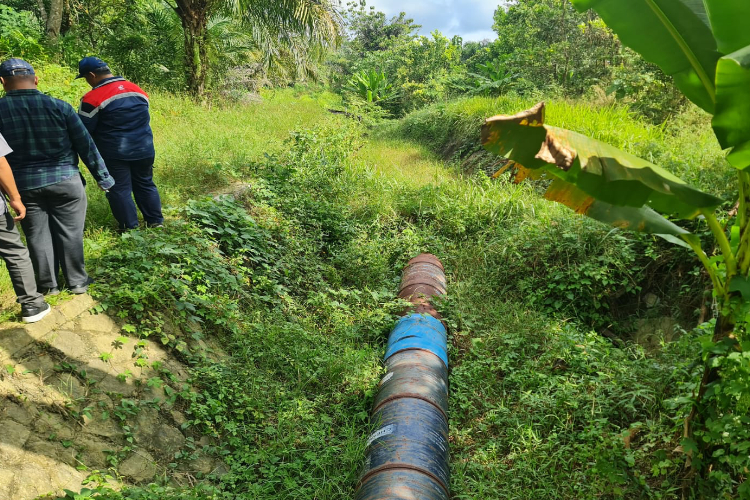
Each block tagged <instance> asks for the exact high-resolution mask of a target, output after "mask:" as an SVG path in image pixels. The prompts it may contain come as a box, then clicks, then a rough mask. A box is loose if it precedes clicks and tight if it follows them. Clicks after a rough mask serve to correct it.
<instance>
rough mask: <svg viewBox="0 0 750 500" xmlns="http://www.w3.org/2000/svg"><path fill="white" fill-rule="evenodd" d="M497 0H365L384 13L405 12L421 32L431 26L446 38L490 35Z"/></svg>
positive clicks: (389, 14)
mask: <svg viewBox="0 0 750 500" xmlns="http://www.w3.org/2000/svg"><path fill="white" fill-rule="evenodd" d="M501 3H503V2H502V1H501V0H496V1H495V2H493V1H491V0H490V1H487V0H468V1H466V0H464V1H460V0H437V1H424V0H368V1H367V5H368V7H369V6H374V7H375V9H377V10H380V11H382V12H385V14H386V16H388V17H389V18H390V17H393V16H397V15H398V14H399V12H405V13H406V16H407V17H410V18H412V19H414V22H415V23H417V24H421V25H422V29H421V30H420V32H419V33H420V34H421V35H429V34H430V32H431V31H433V30H436V29H437V30H440V32H441V33H442V34H443V35H445V36H447V37H448V38H450V37H452V36H454V35H459V36H461V37H462V38H463V39H464V41H468V40H475V41H478V40H482V39H485V38H488V39H494V38H496V36H497V35H496V34H495V32H494V31H492V22H493V19H492V17H493V14H494V13H495V9H497V7H498V5H500V4H501Z"/></svg>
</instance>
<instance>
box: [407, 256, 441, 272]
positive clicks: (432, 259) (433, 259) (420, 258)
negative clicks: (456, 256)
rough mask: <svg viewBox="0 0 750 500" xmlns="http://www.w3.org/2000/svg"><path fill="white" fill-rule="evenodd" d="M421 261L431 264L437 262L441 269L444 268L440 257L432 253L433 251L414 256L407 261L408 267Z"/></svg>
mask: <svg viewBox="0 0 750 500" xmlns="http://www.w3.org/2000/svg"><path fill="white" fill-rule="evenodd" d="M419 262H429V263H430V264H435V265H436V266H438V267H439V268H440V269H441V270H444V269H443V263H442V262H440V259H438V258H437V257H436V256H434V255H432V254H431V253H423V254H419V255H417V256H416V257H414V258H413V259H411V260H410V261H409V262H407V263H406V267H409V266H410V265H412V264H417V263H419Z"/></svg>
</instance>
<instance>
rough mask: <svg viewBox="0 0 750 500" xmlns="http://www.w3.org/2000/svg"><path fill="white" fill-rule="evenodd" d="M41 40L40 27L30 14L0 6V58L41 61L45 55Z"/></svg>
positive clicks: (45, 51)
mask: <svg viewBox="0 0 750 500" xmlns="http://www.w3.org/2000/svg"><path fill="white" fill-rule="evenodd" d="M41 39H42V27H41V25H40V23H39V20H38V19H37V18H36V17H34V15H33V14H32V13H31V12H29V11H17V10H14V9H13V8H12V7H9V6H7V5H0V58H2V59H6V58H8V57H20V58H22V59H29V60H38V59H41V58H43V57H45V56H46V54H47V50H46V48H45V47H44V45H43V44H42V43H41Z"/></svg>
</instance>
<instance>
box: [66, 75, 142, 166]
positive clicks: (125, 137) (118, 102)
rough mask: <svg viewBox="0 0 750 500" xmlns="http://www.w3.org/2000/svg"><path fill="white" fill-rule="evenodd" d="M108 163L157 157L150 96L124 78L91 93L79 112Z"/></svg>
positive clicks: (117, 78) (101, 86) (113, 79)
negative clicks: (150, 110)
mask: <svg viewBox="0 0 750 500" xmlns="http://www.w3.org/2000/svg"><path fill="white" fill-rule="evenodd" d="M78 114H79V116H80V117H81V121H83V124H84V125H85V126H86V128H87V129H88V131H89V133H90V134H91V136H92V137H93V138H94V142H95V143H96V147H97V148H98V149H99V153H101V155H102V157H103V158H104V161H105V162H106V160H107V159H113V160H126V161H134V160H142V159H144V158H151V157H153V156H154V136H153V134H152V132H151V125H150V121H151V117H150V115H149V110H148V94H146V92H144V91H143V89H141V88H140V87H139V86H138V85H136V84H135V83H132V82H129V81H127V80H126V79H124V78H123V77H121V76H114V77H112V78H107V79H106V80H103V81H102V82H101V83H100V84H99V85H97V86H96V87H94V88H93V89H91V91H89V92H88V93H87V94H86V95H85V96H83V99H81V107H80V108H79V109H78Z"/></svg>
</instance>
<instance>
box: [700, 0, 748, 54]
mask: <svg viewBox="0 0 750 500" xmlns="http://www.w3.org/2000/svg"><path fill="white" fill-rule="evenodd" d="M705 5H706V10H707V12H708V20H709V23H710V25H711V31H712V32H713V35H714V38H715V39H716V46H717V48H718V49H719V52H720V53H721V54H723V55H727V54H731V53H732V52H736V51H738V50H740V49H741V48H743V47H747V46H748V45H750V29H747V22H748V20H750V2H748V1H747V0H705Z"/></svg>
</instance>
